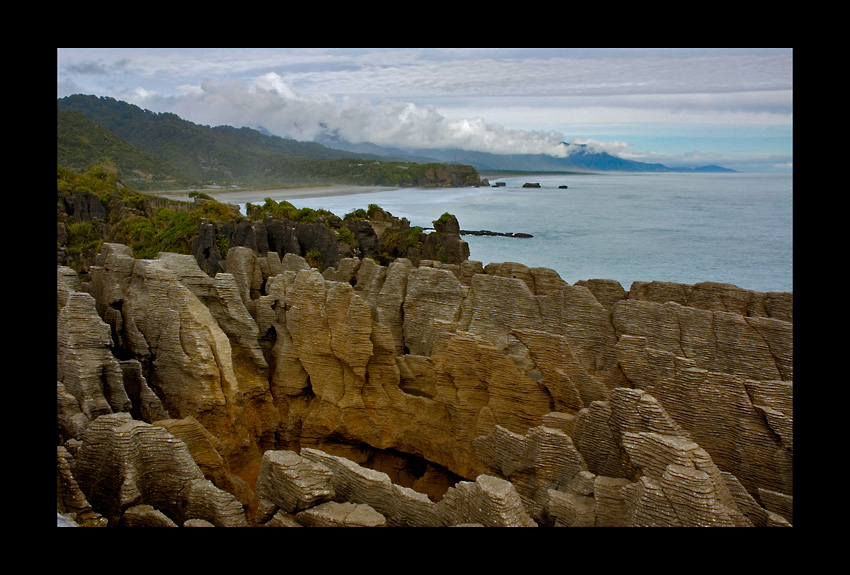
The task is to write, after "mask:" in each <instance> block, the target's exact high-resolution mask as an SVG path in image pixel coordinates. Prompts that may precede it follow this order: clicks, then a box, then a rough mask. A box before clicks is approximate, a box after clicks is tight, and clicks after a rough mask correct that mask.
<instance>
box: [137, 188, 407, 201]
mask: <svg viewBox="0 0 850 575" xmlns="http://www.w3.org/2000/svg"><path fill="white" fill-rule="evenodd" d="M395 189H398V188H394V187H388V186H308V187H303V188H280V189H271V190H226V189H221V190H209V189H206V190H172V191H161V192H148V193H149V194H151V195H154V196H161V197H164V198H170V199H172V200H181V201H185V202H191V201H192V198H191V197H189V193H190V192H192V191H200V192H202V193H204V194H206V195H208V196H210V197H211V198H214V199H215V200H216V201H219V202H224V203H228V204H237V205H238V204H246V203H251V204H262V203H263V202H264V201H265V199H266V198H272V199H273V200H275V201H278V202H279V201H281V200H287V201H291V200H297V199H301V198H325V197H330V196H351V195H355V194H367V193H370V192H388V191H391V190H395Z"/></svg>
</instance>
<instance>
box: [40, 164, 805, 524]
mask: <svg viewBox="0 0 850 575" xmlns="http://www.w3.org/2000/svg"><path fill="white" fill-rule="evenodd" d="M60 175H61V174H60ZM101 176H102V180H103V181H104V182H107V183H109V177H108V175H102V174H101V175H99V176H98V178H101ZM99 181H101V180H100V179H97V180H95V181H94V184H97V183H98V182H99ZM94 184H92V183H91V182H89V183H88V184H87V186H86V188H85V189H82V186H81V185H76V186H71V185H70V184H68V185H66V186H65V187H66V188H69V189H63V186H62V185H60V190H59V194H58V202H57V217H58V230H59V233H58V236H57V247H58V262H57V477H58V492H57V511H58V512H59V518H58V521H59V524H60V525H62V524H66V525H82V526H169V527H174V526H184V527H188V526H222V527H223V526H330V525H340V526H455V525H485V526H644V525H658V526H701V525H712V526H713V525H717V526H787V525H791V524H792V523H793V347H792V338H793V302H792V294H791V293H761V292H754V291H750V290H745V289H741V288H738V287H736V286H734V285H730V284H719V283H710V282H706V283H700V284H696V285H684V284H677V283H671V282H658V281H653V282H635V283H634V284H632V285H631V286H630V289H628V290H626V289H624V288H623V286H621V285H620V284H619V283H617V282H614V281H611V280H604V279H592V280H587V281H582V282H578V283H576V284H574V285H570V284H568V283H567V282H565V281H564V280H563V279H562V278H561V277H560V276H559V275H558V274H557V273H556V272H555V271H553V270H551V269H548V268H542V267H537V268H529V267H528V266H525V265H523V264H521V263H516V262H502V263H490V264H488V265H486V266H484V265H483V264H482V263H481V262H478V261H475V260H471V259H469V249H468V247H467V246H466V244H465V242H463V241H462V240H461V239H460V226H459V223H458V222H457V219H456V218H455V217H454V216H452V215H451V214H443V216H441V217H439V218H438V219H436V220H435V221H434V231H433V232H432V233H430V234H429V233H426V232H425V231H424V230H422V229H419V228H415V227H411V226H410V225H409V223H408V222H407V221H406V220H403V219H399V218H396V217H394V216H392V214H389V213H388V212H386V211H384V210H382V209H380V208H379V207H377V206H370V207H369V209H368V210H358V211H356V212H353V213H352V214H346V216H345V217H344V218H340V217H337V216H335V215H333V214H330V213H324V212H322V211H312V210H296V209H295V208H294V207H293V206H291V205H290V204H287V203H286V202H273V201H271V200H267V202H266V203H265V204H264V205H262V206H252V207H250V208H249V213H250V214H249V215H250V217H247V218H246V217H243V216H241V215H240V214H239V213H238V210H235V208H234V207H233V206H228V205H226V204H219V203H218V202H214V201H212V200H209V199H206V198H204V197H202V196H198V197H196V198H195V201H194V203H174V202H168V201H166V200H162V199H152V198H150V197H146V196H142V195H140V194H135V193H132V192H128V191H126V190H123V191H122V190H119V189H117V188H116V186H114V185H111V187H109V189H108V190H103V189H100V190H99V189H96V186H95V185H94ZM112 184H114V182H112ZM70 188H74V189H70ZM178 248H179V249H178Z"/></svg>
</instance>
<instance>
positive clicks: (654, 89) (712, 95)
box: [57, 48, 793, 172]
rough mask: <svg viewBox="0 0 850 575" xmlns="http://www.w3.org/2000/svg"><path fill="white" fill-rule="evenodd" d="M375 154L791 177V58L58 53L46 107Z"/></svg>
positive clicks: (530, 52) (685, 51)
mask: <svg viewBox="0 0 850 575" xmlns="http://www.w3.org/2000/svg"><path fill="white" fill-rule="evenodd" d="M71 94H93V95H96V96H109V97H112V98H115V99H117V100H123V101H125V102H129V103H131V104H135V105H137V106H139V107H141V108H144V109H147V110H150V111H152V112H160V113H161V112H171V113H174V114H177V115H178V116H180V117H181V118H183V119H186V120H189V121H191V122H194V123H196V124H203V125H209V126H218V125H230V126H235V127H242V126H248V127H252V128H263V129H265V130H268V132H270V133H272V134H274V135H277V136H281V137H285V138H292V139H295V140H300V141H312V140H313V139H314V138H316V137H318V136H320V135H322V134H331V135H334V136H337V137H340V138H343V139H345V140H348V141H350V142H354V143H360V142H372V143H375V144H378V145H382V146H396V147H414V148H415V147H420V148H421V147H439V148H463V149H470V150H476V151H485V152H492V153H504V154H510V153H545V154H550V155H553V156H563V155H565V154H567V153H569V150H570V147H569V146H565V145H564V143H570V144H586V145H587V146H589V147H592V148H593V149H596V150H599V151H607V152H608V153H611V154H613V155H616V156H619V157H622V158H626V159H631V160H637V161H641V162H653V163H662V164H665V165H668V166H671V167H677V166H682V165H689V166H699V165H706V164H717V165H721V166H723V167H727V168H732V169H736V170H739V171H751V172H765V171H771V172H791V171H792V166H793V51H792V49H791V48H746V49H744V48H741V49H736V48H699V49H697V48H654V49H647V48H610V49H606V48H58V49H57V97H58V98H61V97H65V96H69V95H71Z"/></svg>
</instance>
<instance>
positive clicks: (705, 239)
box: [272, 173, 793, 291]
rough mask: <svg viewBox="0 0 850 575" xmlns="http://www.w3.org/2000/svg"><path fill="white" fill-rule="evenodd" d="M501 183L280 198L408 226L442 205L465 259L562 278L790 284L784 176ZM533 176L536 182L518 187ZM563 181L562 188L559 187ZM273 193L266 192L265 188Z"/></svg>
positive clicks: (756, 286)
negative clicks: (379, 211)
mask: <svg viewBox="0 0 850 575" xmlns="http://www.w3.org/2000/svg"><path fill="white" fill-rule="evenodd" d="M496 181H503V182H505V184H506V185H505V186H504V187H480V188H438V189H433V188H427V189H424V188H402V189H398V190H392V191H383V192H375V193H365V194H357V195H349V196H331V197H324V198H307V199H299V200H290V201H292V203H293V204H294V205H296V206H297V207H305V206H306V207H311V208H314V209H315V208H324V209H328V210H330V211H332V212H334V213H336V214H337V215H340V216H343V215H345V214H346V213H347V212H350V211H353V210H355V209H357V208H366V207H367V206H368V205H369V204H377V205H379V206H381V207H382V208H384V209H385V210H387V211H389V212H392V214H393V215H395V216H399V217H406V218H407V219H409V220H410V222H411V225H414V226H422V227H431V226H432V223H431V222H432V221H433V220H435V219H437V218H438V217H439V216H440V215H441V214H443V213H444V212H449V213H452V214H454V215H455V216H457V218H458V221H459V222H460V227H461V228H462V229H467V230H491V231H496V232H525V233H529V234H532V235H533V236H534V237H533V238H528V239H523V238H503V237H477V236H464V240H465V241H466V242H468V243H469V248H470V258H471V259H474V260H479V261H481V262H483V263H484V264H485V265H486V264H487V263H489V262H504V261H516V262H521V263H523V264H525V265H528V266H530V267H536V266H542V267H548V268H552V269H554V270H555V271H557V272H558V273H559V274H560V275H561V277H562V278H563V279H564V280H566V281H567V282H569V283H575V282H576V281H578V280H583V279H591V278H600V279H614V280H617V281H618V282H620V284H622V285H623V287H624V288H625V289H629V286H630V285H631V283H632V282H634V281H652V280H660V281H673V282H682V283H688V284H693V283H697V282H702V281H716V282H725V283H732V284H735V285H737V286H739V287H742V288H747V289H753V290H757V291H792V289H793V288H792V286H793V281H792V280H793V274H792V267H793V265H792V260H793V258H792V256H793V245H792V244H793V242H792V239H793V237H792V236H793V233H792V232H793V230H792V217H793V202H792V195H793V194H792V176H791V175H788V174H743V173H740V174H726V173H723V174H678V173H652V174H642V173H639V174H635V173H604V174H594V175H526V176H521V177H506V178H491V179H490V183H491V184H493V183H494V182H496ZM525 182H538V183H540V186H541V187H540V188H539V189H536V188H523V187H522V185H523V183H525ZM560 185H567V186H568V189H558V186H560ZM272 197H273V196H272Z"/></svg>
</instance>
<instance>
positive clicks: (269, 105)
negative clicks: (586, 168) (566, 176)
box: [123, 72, 568, 157]
mask: <svg viewBox="0 0 850 575" xmlns="http://www.w3.org/2000/svg"><path fill="white" fill-rule="evenodd" d="M123 98H124V99H126V101H128V102H131V103H133V104H136V105H138V106H140V107H142V108H148V109H156V110H163V109H167V110H168V111H170V112H173V113H175V114H177V115H178V116H180V117H182V118H185V119H187V120H189V121H192V122H195V123H198V124H205V125H221V124H226V125H232V126H237V127H240V126H249V127H262V128H264V129H266V130H268V131H269V132H270V133H272V134H275V135H277V136H281V137H285V138H291V139H295V140H300V141H313V140H315V139H317V138H318V137H320V136H334V137H338V138H341V139H344V140H347V141H349V142H352V143H361V142H371V143H374V144H378V145H383V146H397V147H406V148H463V149H467V150H475V151H481V152H491V153H496V154H549V155H552V156H558V157H563V156H565V155H567V154H568V147H567V146H565V145H564V144H563V141H564V135H563V134H561V133H558V132H538V131H526V130H515V129H508V128H505V127H504V126H502V125H499V124H493V123H488V122H486V121H485V120H484V119H483V118H480V117H472V118H463V119H449V118H446V117H445V116H443V115H442V114H440V113H439V112H438V111H437V108H436V107H435V106H433V105H426V106H424V107H417V106H416V105H415V104H413V103H410V102H402V101H396V100H387V99H381V100H379V101H377V102H376V103H374V104H373V103H371V102H370V101H369V100H367V99H366V98H364V97H359V96H341V97H336V98H335V97H333V96H330V95H328V94H316V93H311V94H305V93H301V92H299V91H298V90H296V89H295V88H294V86H293V85H292V84H291V83H290V82H288V81H286V80H285V79H284V78H283V77H282V76H280V75H278V74H277V73H275V72H269V73H267V74H263V75H262V76H259V77H258V78H256V79H254V80H252V81H250V82H248V83H240V82H236V81H214V80H206V81H204V82H203V83H202V84H201V85H200V86H188V85H187V86H183V87H182V94H180V95H177V96H160V95H157V94H154V93H152V92H148V91H142V90H133V91H130V92H127V93H126V94H124V96H123Z"/></svg>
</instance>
